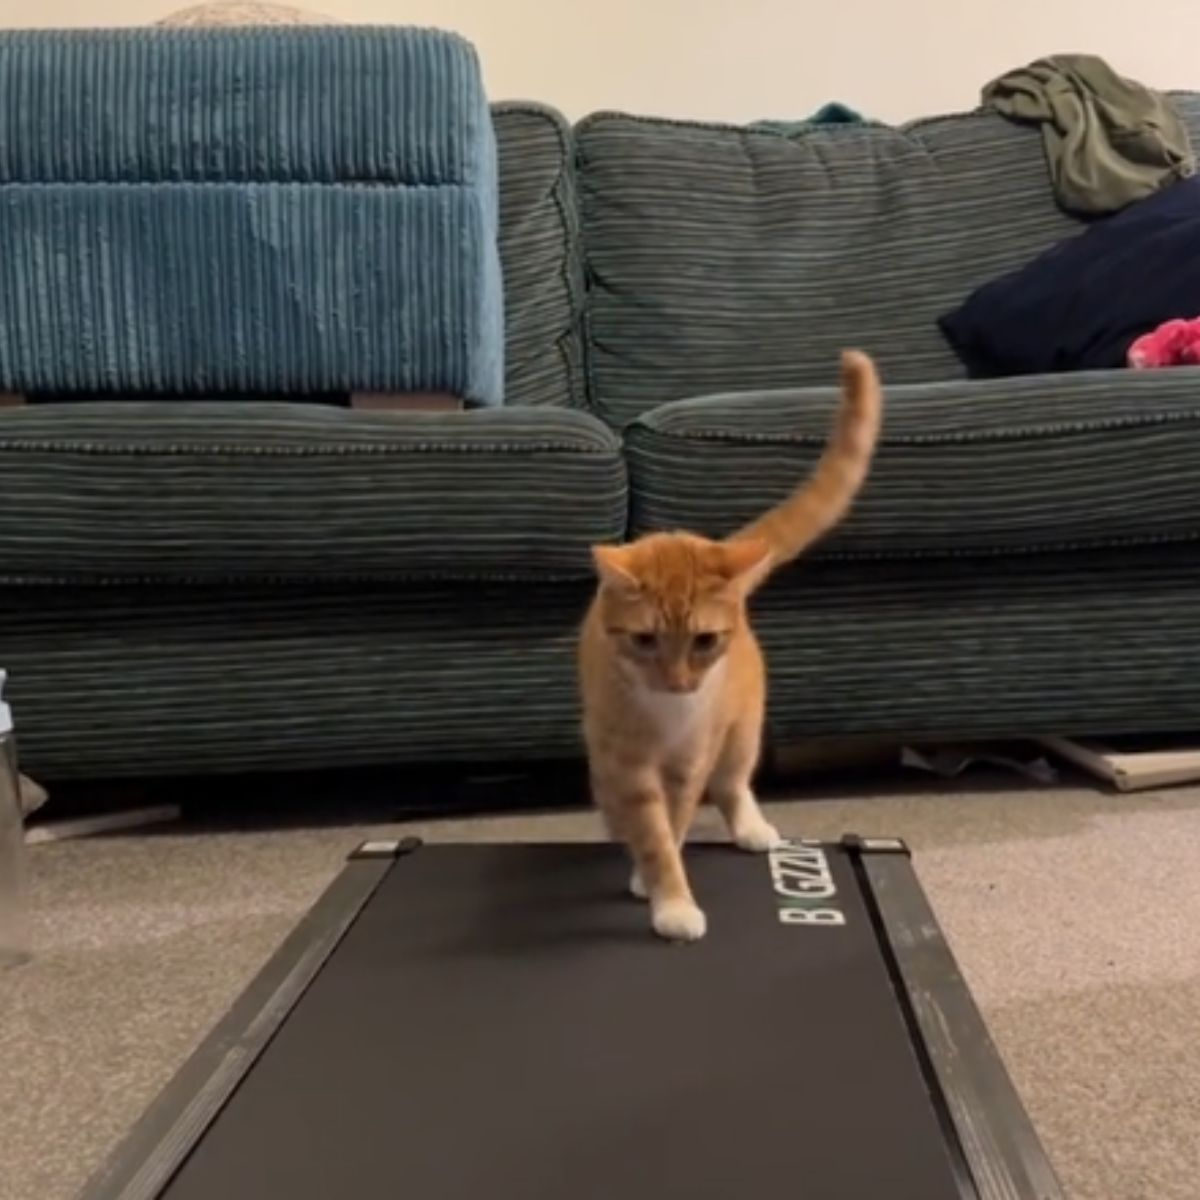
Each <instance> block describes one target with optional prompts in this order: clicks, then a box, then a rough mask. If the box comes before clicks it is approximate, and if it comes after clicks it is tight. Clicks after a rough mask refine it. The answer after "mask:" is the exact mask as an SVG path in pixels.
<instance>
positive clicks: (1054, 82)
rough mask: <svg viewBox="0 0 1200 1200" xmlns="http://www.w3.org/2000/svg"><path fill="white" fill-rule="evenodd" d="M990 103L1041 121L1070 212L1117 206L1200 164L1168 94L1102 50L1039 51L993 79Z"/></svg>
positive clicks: (1058, 192) (1057, 187)
mask: <svg viewBox="0 0 1200 1200" xmlns="http://www.w3.org/2000/svg"><path fill="white" fill-rule="evenodd" d="M983 103H984V104H985V105H986V106H988V107H990V108H993V109H995V110H996V111H997V112H999V113H1002V114H1003V115H1004V116H1006V117H1011V118H1013V119H1014V120H1018V121H1029V122H1034V123H1036V124H1038V125H1040V126H1041V130H1042V139H1043V142H1044V144H1045V147H1046V158H1047V162H1048V164H1049V167H1050V175H1051V182H1052V184H1053V187H1054V193H1055V196H1056V197H1057V199H1058V202H1059V203H1060V204H1061V205H1062V207H1063V208H1065V209H1066V210H1067V211H1068V212H1076V213H1104V212H1114V211H1116V210H1117V209H1120V208H1124V207H1125V205H1127V204H1130V203H1132V202H1133V201H1135V200H1141V199H1143V198H1144V197H1146V196H1149V195H1150V194H1151V193H1152V192H1155V191H1158V190H1159V189H1160V188H1162V187H1165V186H1167V185H1168V184H1171V183H1174V182H1175V181H1176V180H1178V179H1181V178H1183V177H1185V176H1188V175H1191V174H1192V172H1193V170H1194V169H1195V158H1194V155H1193V153H1192V147H1191V144H1190V140H1189V138H1188V132H1187V128H1186V126H1185V125H1184V123H1183V121H1182V120H1181V119H1180V118H1179V116H1178V114H1177V113H1176V112H1175V110H1174V108H1173V107H1172V106H1171V102H1170V101H1169V100H1168V99H1167V97H1165V96H1163V95H1162V94H1160V93H1158V92H1155V91H1153V90H1151V89H1150V88H1147V87H1144V86H1143V85H1142V84H1140V83H1136V82H1134V81H1133V80H1129V79H1124V78H1122V77H1121V76H1120V75H1118V74H1117V73H1116V72H1115V71H1114V70H1113V69H1112V67H1110V66H1109V65H1108V63H1106V62H1105V61H1104V60H1103V59H1101V58H1097V57H1096V56H1095V55H1091V54H1058V55H1054V56H1052V57H1049V58H1040V59H1038V60H1037V61H1036V62H1033V63H1030V64H1029V65H1028V66H1026V67H1021V68H1019V69H1018V70H1015V71H1010V72H1008V73H1007V74H1006V75H1002V76H1001V77H1000V78H999V79H995V80H993V81H992V82H991V83H989V84H988V85H987V86H986V87H985V88H984V89H983Z"/></svg>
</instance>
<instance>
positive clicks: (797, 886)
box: [767, 842, 846, 925]
mask: <svg viewBox="0 0 1200 1200" xmlns="http://www.w3.org/2000/svg"><path fill="white" fill-rule="evenodd" d="M767 857H768V861H769V863H770V865H771V882H772V884H773V885H774V888H775V903H776V905H777V907H778V910H779V919H780V921H782V922H783V924H785V925H845V923H846V914H845V913H844V912H842V910H841V909H840V908H839V907H838V906H837V904H836V903H835V901H836V899H837V885H836V884H835V883H834V882H833V872H832V871H831V870H830V869H829V859H828V858H827V857H826V855H825V851H824V850H823V849H822V848H821V847H820V846H806V845H804V844H803V843H802V842H789V843H786V844H785V845H783V846H780V847H779V848H778V849H777V850H772V851H770V853H769V854H768V856H767Z"/></svg>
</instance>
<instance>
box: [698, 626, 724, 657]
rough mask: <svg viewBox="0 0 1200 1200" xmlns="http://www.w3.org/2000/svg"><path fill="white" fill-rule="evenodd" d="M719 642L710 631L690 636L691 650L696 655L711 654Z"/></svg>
mask: <svg viewBox="0 0 1200 1200" xmlns="http://www.w3.org/2000/svg"><path fill="white" fill-rule="evenodd" d="M720 640H721V639H720V637H719V636H718V635H717V634H715V633H713V632H711V631H709V632H706V633H695V634H693V635H692V649H693V650H694V651H695V652H696V653H697V654H711V653H712V652H713V651H714V650H715V649H716V648H717V643H718V642H719V641H720Z"/></svg>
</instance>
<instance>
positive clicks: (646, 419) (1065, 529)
mask: <svg viewBox="0 0 1200 1200" xmlns="http://www.w3.org/2000/svg"><path fill="white" fill-rule="evenodd" d="M836 403H837V393H836V391H835V390H834V389H832V388H812V389H805V390H800V391H772V392H756V393H742V394H731V395H717V396H707V397H701V398H697V399H691V400H684V401H679V402H676V403H673V404H667V405H664V406H662V407H661V408H658V409H655V410H654V411H652V412H650V413H647V414H645V415H644V416H643V417H642V418H640V419H639V420H638V421H637V422H636V423H635V424H634V425H633V426H632V427H631V428H630V430H629V433H628V457H629V471H630V488H631V495H632V524H633V528H634V532H645V531H647V530H651V529H673V528H686V529H691V530H694V531H696V532H699V533H705V534H709V535H711V536H721V535H724V534H728V533H731V532H733V531H734V530H735V529H737V528H738V527H740V526H741V525H742V524H744V523H745V522H747V521H749V520H750V519H751V518H753V517H754V516H755V515H756V514H758V513H759V512H760V511H761V510H763V509H765V508H768V507H769V506H771V505H772V504H775V503H777V502H778V501H780V500H782V499H783V498H784V497H785V496H786V495H787V494H788V492H789V490H790V489H791V488H793V487H794V486H796V484H797V483H798V482H799V481H800V480H802V479H803V478H804V477H805V476H806V475H807V474H808V473H809V471H811V469H812V468H813V466H814V465H815V463H816V461H817V458H818V456H819V455H820V453H821V450H822V447H823V445H824V443H825V438H826V435H827V432H828V429H829V426H830V420H831V416H832V413H833V410H834V406H835V405H836ZM1198 475H1200V371H1197V370H1192V369H1178V370H1172V371H1162V372H1134V371H1129V372H1111V371H1107V372H1081V373H1079V374H1074V375H1069V376H1063V375H1054V376H1026V377H1022V378H1020V379H1009V380H983V381H977V382H968V381H948V382H944V383H940V384H910V385H897V386H894V387H890V388H888V389H887V411H886V417H885V421H884V430H883V435H882V441H881V444H880V448H879V452H878V456H877V459H876V463H875V467H874V471H873V473H872V476H871V478H870V480H869V482H868V484H867V487H866V489H865V491H864V493H863V495H862V497H861V498H860V502H859V504H858V505H857V506H856V507H855V509H854V510H853V511H852V513H851V515H850V516H849V518H848V519H847V520H846V522H845V523H844V524H843V526H842V527H841V529H840V530H838V531H836V532H835V533H834V534H832V535H831V536H830V537H829V539H828V540H827V541H826V543H825V544H824V545H822V546H820V547H817V548H816V549H815V551H814V554H815V555H818V556H822V557H839V558H864V557H869V558H881V559H887V558H905V557H915V556H939V555H956V556H966V555H993V554H1021V553H1029V552H1035V551H1051V550H1063V549H1074V548H1085V547H1094V546H1107V545H1124V544H1129V543H1137V542H1166V541H1181V540H1185V539H1193V538H1196V537H1197V536H1200V489H1198V488H1197V487H1196V479H1197V477H1198Z"/></svg>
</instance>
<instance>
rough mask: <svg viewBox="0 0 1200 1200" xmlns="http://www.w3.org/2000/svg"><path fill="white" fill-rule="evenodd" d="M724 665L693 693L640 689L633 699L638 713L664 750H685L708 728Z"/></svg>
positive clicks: (706, 677)
mask: <svg viewBox="0 0 1200 1200" xmlns="http://www.w3.org/2000/svg"><path fill="white" fill-rule="evenodd" d="M724 674H725V662H724V660H722V661H721V662H718V663H717V664H716V665H715V666H714V667H713V668H712V670H710V671H709V672H708V674H707V675H705V677H704V680H703V682H702V683H701V684H700V686H699V687H698V688H697V689H696V690H695V691H694V692H659V691H653V690H651V689H650V688H638V689H637V690H636V692H635V693H634V699H635V702H636V704H637V707H638V710H639V712H640V713H641V714H642V715H643V716H644V717H645V719H646V720H647V721H649V722H650V723H651V724H652V725H653V726H654V729H655V731H656V732H657V733H658V735H659V737H660V738H661V739H662V741H663V743H664V746H665V747H666V748H668V749H676V748H678V747H682V746H683V745H685V744H686V743H687V742H689V741H691V739H692V738H693V737H695V736H696V735H697V734H702V733H703V731H704V730H705V728H706V727H707V718H708V715H709V713H710V712H711V710H712V706H713V702H714V700H715V699H716V696H717V693H718V692H719V691H720V688H721V678H722V677H723V676H724Z"/></svg>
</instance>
